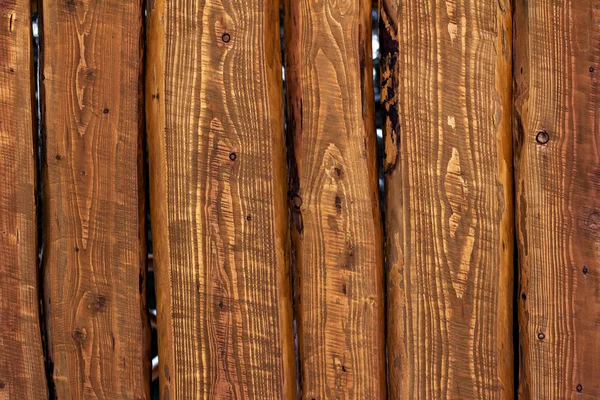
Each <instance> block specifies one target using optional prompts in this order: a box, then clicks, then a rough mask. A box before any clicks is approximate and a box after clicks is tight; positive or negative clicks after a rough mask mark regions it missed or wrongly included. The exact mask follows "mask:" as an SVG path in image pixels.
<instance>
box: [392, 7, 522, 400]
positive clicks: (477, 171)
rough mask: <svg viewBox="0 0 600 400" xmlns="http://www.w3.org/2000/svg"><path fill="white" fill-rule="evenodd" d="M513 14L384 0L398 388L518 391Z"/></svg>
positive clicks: (424, 392) (483, 394)
mask: <svg viewBox="0 0 600 400" xmlns="http://www.w3.org/2000/svg"><path fill="white" fill-rule="evenodd" d="M511 14H512V10H511V2H510V1H507V0H500V1H497V0H461V1H450V0H448V1H441V0H436V1H430V2H423V1H421V0H384V1H382V2H381V7H380V18H381V20H380V28H381V29H380V41H381V50H382V72H381V76H382V82H381V83H382V101H383V104H384V109H385V112H386V117H385V127H384V128H385V134H384V135H385V136H384V143H385V161H384V168H385V182H386V193H387V194H386V204H385V206H386V232H387V260H388V263H389V265H388V281H387V285H388V290H389V308H388V349H389V353H388V360H389V382H390V385H389V395H390V398H392V399H417V398H423V399H433V398H444V399H450V398H454V399H476V398H477V399H492V398H512V397H513V349H512V347H513V346H512V318H513V313H512V294H513V291H512V287H513V285H512V279H513V204H512V197H513V193H512V192H513V191H512V186H513V181H512V140H511V36H512V35H511V34H512V27H511Z"/></svg>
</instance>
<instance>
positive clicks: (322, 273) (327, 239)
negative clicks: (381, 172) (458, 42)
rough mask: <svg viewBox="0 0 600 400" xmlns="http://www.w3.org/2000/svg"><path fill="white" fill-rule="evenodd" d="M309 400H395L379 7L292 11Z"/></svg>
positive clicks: (289, 55) (289, 29) (298, 276)
mask: <svg viewBox="0 0 600 400" xmlns="http://www.w3.org/2000/svg"><path fill="white" fill-rule="evenodd" d="M285 37H286V46H285V49H286V71H285V72H286V80H287V94H288V110H289V113H288V128H289V145H288V152H289V153H290V156H289V157H290V178H289V181H290V182H289V200H290V211H291V216H292V234H293V235H292V237H293V244H294V252H293V254H294V267H295V276H294V277H295V291H294V296H295V313H296V320H297V329H298V331H297V333H298V343H299V358H300V360H299V364H300V390H301V396H300V397H301V398H306V399H341V398H350V399H379V398H382V399H383V398H385V397H386V375H385V335H384V332H385V318H384V309H383V257H382V250H383V246H382V233H381V221H380V209H379V196H378V178H377V165H376V151H375V142H376V140H375V122H374V104H373V80H372V73H373V72H372V71H373V70H372V62H371V0H364V1H354V2H332V1H322V2H314V1H312V0H302V1H299V0H287V1H286V2H285Z"/></svg>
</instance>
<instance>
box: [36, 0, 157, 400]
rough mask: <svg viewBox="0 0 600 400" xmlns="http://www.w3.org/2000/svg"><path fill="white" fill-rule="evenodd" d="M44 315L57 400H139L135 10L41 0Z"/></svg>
mask: <svg viewBox="0 0 600 400" xmlns="http://www.w3.org/2000/svg"><path fill="white" fill-rule="evenodd" d="M42 9H43V24H42V28H43V44H44V45H43V60H42V62H43V66H42V74H43V79H44V81H43V87H44V98H43V101H44V106H45V110H44V111H45V146H46V147H45V165H44V172H45V210H44V213H45V250H44V277H45V279H44V280H45V282H44V283H45V287H44V289H45V298H44V301H45V309H46V313H47V314H46V322H47V333H48V357H49V365H50V367H51V368H52V370H51V371H50V372H51V385H52V388H53V389H54V388H55V391H56V395H57V397H58V398H59V399H83V398H86V399H88V398H97V399H144V398H148V396H149V379H150V368H151V367H150V360H149V353H148V336H147V335H148V332H149V331H148V325H147V312H146V309H145V290H144V287H145V285H144V279H145V259H146V254H145V239H144V238H145V231H144V223H143V211H142V210H143V209H142V207H143V194H142V193H140V187H141V182H140V176H141V174H140V173H139V171H138V157H139V154H140V151H141V140H140V130H139V123H140V112H141V102H140V91H141V89H142V86H141V83H140V82H141V76H140V74H141V63H140V53H141V51H140V50H141V42H140V36H141V26H142V24H141V22H142V10H141V2H137V1H125V2H124V1H120V0H103V1H99V0H83V1H58V0H44V1H43V3H42Z"/></svg>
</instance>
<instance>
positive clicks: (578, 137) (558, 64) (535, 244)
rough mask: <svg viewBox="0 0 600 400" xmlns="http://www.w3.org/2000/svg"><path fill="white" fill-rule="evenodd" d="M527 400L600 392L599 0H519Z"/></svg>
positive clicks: (517, 122)
mask: <svg viewBox="0 0 600 400" xmlns="http://www.w3.org/2000/svg"><path fill="white" fill-rule="evenodd" d="M516 5H517V6H516V13H515V23H517V22H518V25H516V26H515V63H514V79H515V93H514V98H515V114H514V118H515V119H514V127H515V130H514V134H515V139H516V144H517V147H516V148H517V151H516V178H517V179H516V188H517V222H518V229H517V238H518V244H519V260H520V265H519V266H520V274H521V276H520V278H521V280H520V281H521V287H520V290H519V300H520V308H519V309H520V327H519V328H520V341H521V348H522V353H521V368H520V371H521V379H520V384H519V395H520V396H519V397H520V398H523V399H596V398H599V397H600V380H599V379H598V368H599V367H600V347H599V344H600V319H599V315H600V290H599V288H600V130H599V128H598V126H599V125H598V123H599V121H600V120H599V116H600V114H599V112H598V109H599V107H598V80H599V75H598V74H599V73H600V63H599V60H600V1H597V0H582V1H577V2H574V1H568V2H563V3H560V6H558V5H557V3H555V2H552V1H548V0H529V1H527V2H526V1H522V0H520V1H517V2H516Z"/></svg>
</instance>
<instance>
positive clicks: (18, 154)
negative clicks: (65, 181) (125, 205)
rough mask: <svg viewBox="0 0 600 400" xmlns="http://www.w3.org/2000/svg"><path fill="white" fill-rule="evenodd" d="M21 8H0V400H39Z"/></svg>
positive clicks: (31, 155) (28, 87)
mask: <svg viewBox="0 0 600 400" xmlns="http://www.w3.org/2000/svg"><path fill="white" fill-rule="evenodd" d="M32 67H33V63H32V48H31V18H30V13H29V2H28V1H23V0H11V1H4V2H0V399H2V400H4V399H32V400H37V399H44V398H46V377H45V375H44V359H43V354H42V341H41V332H40V325H39V322H40V316H39V303H38V282H37V275H38V274H37V262H38V259H37V251H38V249H37V240H36V239H37V227H36V204H35V180H36V177H35V146H34V137H35V129H34V115H33V110H34V108H33V102H32V95H33V91H32V89H33V88H32V84H33V81H32V78H33V74H32Z"/></svg>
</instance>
